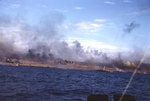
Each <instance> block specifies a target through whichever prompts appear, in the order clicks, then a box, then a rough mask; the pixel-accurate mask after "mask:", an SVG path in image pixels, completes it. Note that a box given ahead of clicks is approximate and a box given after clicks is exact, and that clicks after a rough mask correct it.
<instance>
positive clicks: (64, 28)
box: [0, 0, 150, 49]
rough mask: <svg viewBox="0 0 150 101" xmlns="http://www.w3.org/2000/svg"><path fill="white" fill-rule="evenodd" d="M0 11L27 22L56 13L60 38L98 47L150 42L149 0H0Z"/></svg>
mask: <svg viewBox="0 0 150 101" xmlns="http://www.w3.org/2000/svg"><path fill="white" fill-rule="evenodd" d="M0 14H1V15H7V16H9V17H12V18H18V20H19V21H20V22H21V21H22V22H27V23H28V24H30V25H36V24H37V22H38V20H39V19H47V18H48V19H49V18H50V19H51V20H53V19H55V17H57V16H53V15H58V16H59V17H61V19H63V21H62V25H61V26H59V33H62V34H63V36H64V37H63V39H62V40H66V41H67V42H72V41H74V40H78V41H79V42H81V44H82V45H84V46H91V47H93V48H98V49H100V48H110V49H113V48H117V47H121V48H131V47H133V46H137V47H139V46H146V45H147V44H148V43H150V37H149V36H150V1H149V0H0ZM134 25H135V26H134ZM136 25H138V26H136ZM39 26H40V25H39ZM127 27H132V28H131V31H130V32H127V31H125V29H127ZM43 34H44V33H43Z"/></svg>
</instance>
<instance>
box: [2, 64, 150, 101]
mask: <svg viewBox="0 0 150 101" xmlns="http://www.w3.org/2000/svg"><path fill="white" fill-rule="evenodd" d="M130 76H131V73H109V72H99V71H80V70H62V69H50V68H35V67H10V66H0V99H1V100H3V101H16V100H17V101H86V99H87V96H88V95H90V94H93V93H94V94H108V95H109V97H110V98H109V99H112V96H113V95H114V94H119V93H122V91H123V90H124V88H125V86H126V84H127V83H128V80H129V78H130ZM127 93H128V94H131V95H133V96H135V98H136V101H150V74H136V75H135V77H134V79H133V82H132V83H131V85H130V87H129V88H128V90H127Z"/></svg>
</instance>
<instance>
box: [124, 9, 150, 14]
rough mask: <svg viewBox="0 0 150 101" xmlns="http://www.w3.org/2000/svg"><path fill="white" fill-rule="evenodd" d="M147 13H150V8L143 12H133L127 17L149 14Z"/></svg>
mask: <svg viewBox="0 0 150 101" xmlns="http://www.w3.org/2000/svg"><path fill="white" fill-rule="evenodd" d="M147 13H150V8H147V9H142V10H140V11H136V12H132V13H129V14H127V15H141V14H147Z"/></svg>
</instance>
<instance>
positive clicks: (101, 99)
mask: <svg viewBox="0 0 150 101" xmlns="http://www.w3.org/2000/svg"><path fill="white" fill-rule="evenodd" d="M87 101H108V95H105V94H92V95H89V96H88V97H87Z"/></svg>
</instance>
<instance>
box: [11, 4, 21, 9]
mask: <svg viewBox="0 0 150 101" xmlns="http://www.w3.org/2000/svg"><path fill="white" fill-rule="evenodd" d="M11 6H12V7H14V8H19V7H21V4H12V5H11Z"/></svg>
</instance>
